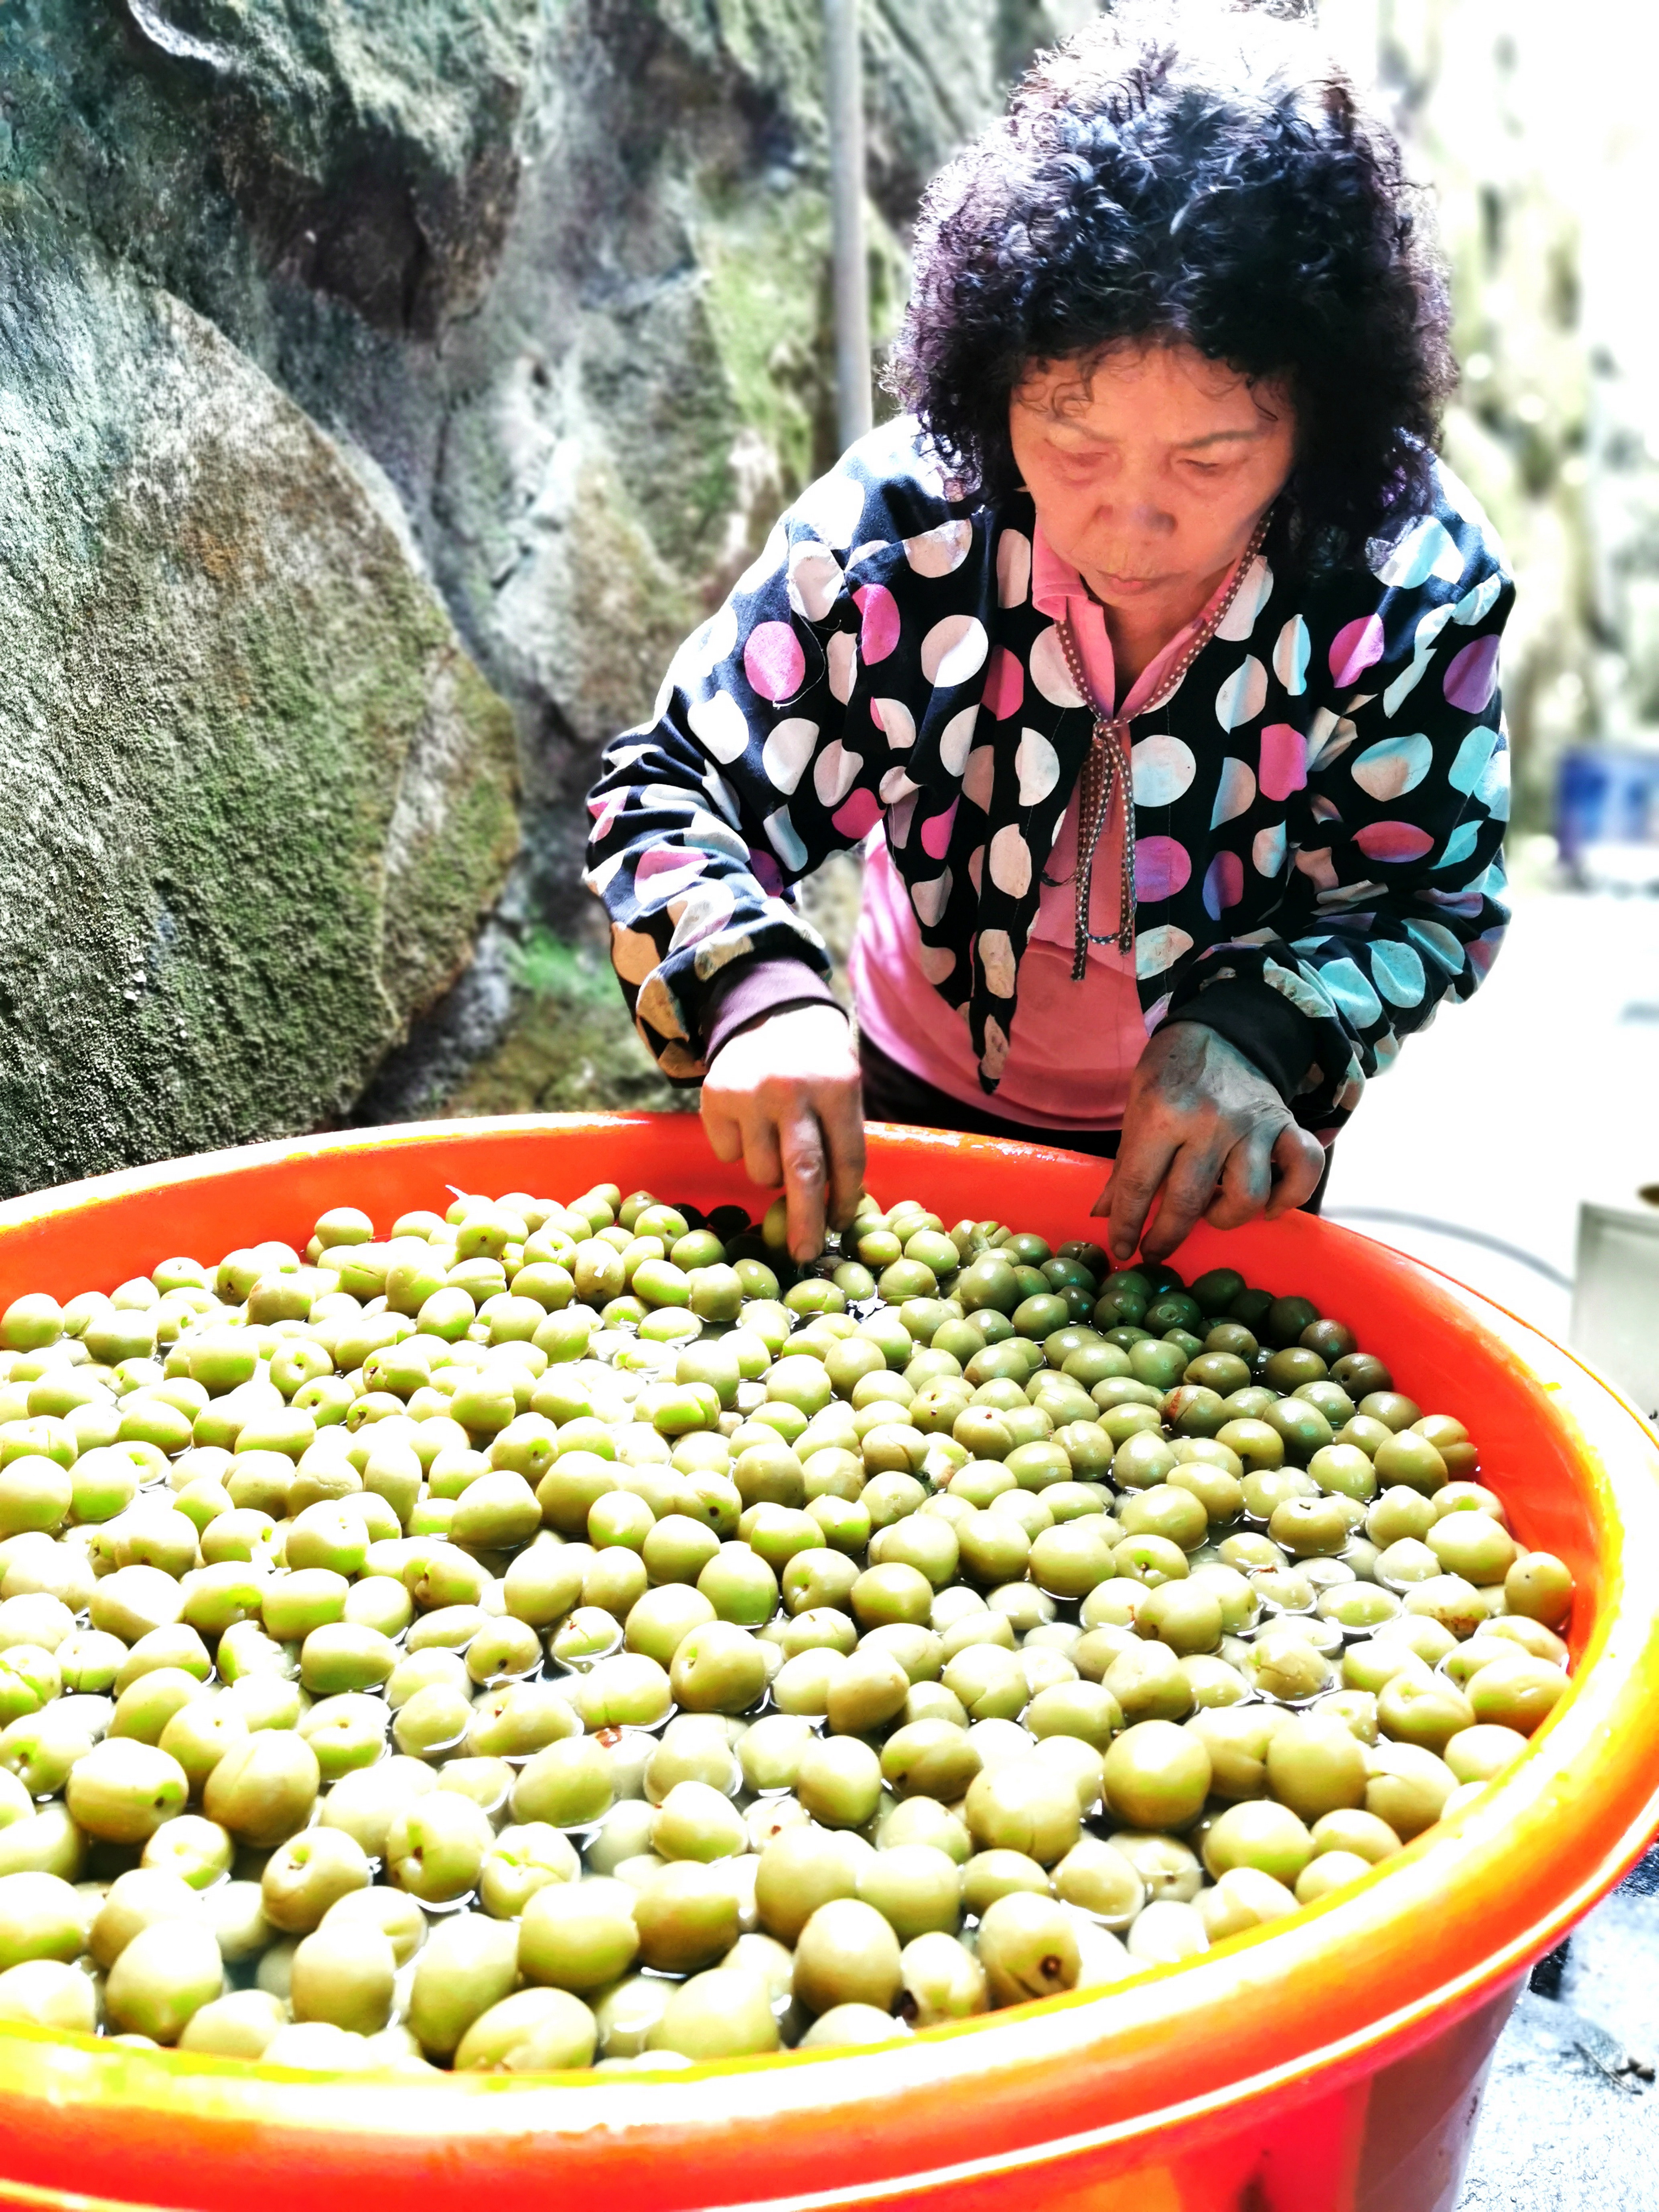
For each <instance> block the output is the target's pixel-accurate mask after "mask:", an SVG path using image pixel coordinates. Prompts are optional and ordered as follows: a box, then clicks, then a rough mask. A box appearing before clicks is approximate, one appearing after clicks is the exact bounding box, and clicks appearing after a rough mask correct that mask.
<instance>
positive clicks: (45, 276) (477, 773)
mask: <svg viewBox="0 0 1659 2212" xmlns="http://www.w3.org/2000/svg"><path fill="white" fill-rule="evenodd" d="M0 454H3V465H0V730H3V732H4V748H3V757H4V761H5V779H6V816H7V823H6V835H5V836H4V838H3V841H0V914H3V916H4V922H5V927H4V933H3V940H0V1181H3V1183H4V1184H5V1186H6V1187H7V1188H10V1189H13V1190H15V1189H19V1188H28V1187H31V1186H33V1185H36V1184H40V1183H46V1182H57V1181H60V1180H62V1179H64V1178H65V1177H67V1176H74V1175H77V1174H84V1173H88V1172H92V1171H95V1170H99V1169H102V1168H106V1167H110V1166H112V1165H116V1164H120V1163H123V1162H125V1161H131V1160H135V1159H144V1158H159V1157H165V1156H166V1155H167V1154H168V1153H173V1152H191V1151H196V1150H199V1149H203V1148H208V1147H212V1146H220V1145H224V1144H227V1143H232V1142H235V1141H236V1140H238V1139H242V1138H246V1137H249V1136H253V1135H258V1134H263V1133H268V1132H270V1131H272V1130H276V1129H285V1128H294V1127H305V1126H307V1125H308V1124H311V1123H314V1122H315V1121H318V1120H319V1119H320V1118H323V1117H325V1116H328V1115H334V1114H337V1113H338V1112H339V1111H341V1110H342V1109H343V1108H344V1107H345V1106H346V1105H348V1104H349V1102H350V1101H351V1100H352V1098H354V1097H356V1093H357V1091H359V1090H360V1089H361V1088H362V1085H363V1083H364V1081H365V1080H366V1079H367V1078H368V1074H369V1073H370V1071H371V1070H372V1069H373V1068H374V1066H375V1064H376V1062H377V1061H378V1060H380V1058H381V1056H382V1055H383V1054H384V1053H385V1052H386V1048H387V1047H388V1046H389V1045H391V1044H392V1043H395V1042H398V1041H399V1040H400V1039H401V1038H402V1036H404V1033H405V1031H406V1030H407V1028H408V1025H409V1022H410V1018H411V1016H412V1015H414V1014H415V1013H416V1012H419V1011H421V1010H422V1009H423V1008H424V1007H426V1006H429V1005H430V1004H431V1003H432V1001H433V1000H435V998H436V997H437V996H438V995H439V994H441V992H442V991H443V990H444V989H445V988H446V987H447V985H449V984H450V983H451V982H452V981H453V979H454V976H455V974H456V972H457V970H458V969H459V967H460V966H461V964H462V963H464V961H465V957H466V956H467V953H468V951H469V949H470V945H471V937H472V933H473V931H474V929H475V927H476V926H477V918H478V915H479V911H480V909H481V908H483V906H485V905H486V904H487V903H488V902H489V900H490V899H491V897H492V896H494V894H495V890H497V888H498V887H499V884H500V883H501V879H502V877H503V875H504V872H505V870H506V866H507V862H508V860H510V858H511V855H512V853H513V848H514V847H515V845H516V842H517V823H516V818H515V816H514V812H513V794H514V786H515V772H516V771H515V761H514V753H513V728H512V722H511V717H510V715H509V714H508V712H507V708H505V706H504V705H503V704H502V702H501V701H499V700H498V699H496V698H495V696H494V695H493V694H492V693H491V692H490V691H489V689H488V688H487V686H486V685H485V684H484V683H483V679H482V678H480V676H479V675H478V673H477V670H476V669H475V668H474V667H473V666H472V665H471V662H470V661H469V660H468V659H466V657H465V654H464V653H462V652H461V651H460V650H459V647H458V645H457V642H456V640H455V637H454V635H453V629H452V628H451V625H450V623H449V621H448V619H447V616H446V615H445V614H444V612H443V611H442V609H441V606H440V605H438V603H437V601H436V600H435V598H434V596H433V594H432V592H431V591H430V590H429V588H428V586H426V585H425V584H424V583H423V582H422V580H421V579H420V578H419V577H418V576H417V575H416V574H415V572H414V570H413V569H412V568H411V567H410V563H409V561H408V559H407V558H406V556H405V555H404V551H403V550H402V548H401V547H400V545H399V544H398V539H397V538H396V536H395V535H394V533H393V532H392V530H391V528H389V527H388V526H387V524H386V522H385V521H384V520H382V519H381V517H380V514H379V513H377V512H376V510H375V508H374V505H373V504H372V503H371V501H370V500H369V498H368V495H367V494H366V492H365V491H364V489H363V488H362V484H361V483H360V482H359V481H358V479H357V477H356V476H354V474H353V473H352V472H351V471H350V470H349V468H348V467H347V466H346V465H345V464H344V463H343V460H342V459H341V457H340V455H339V453H337V451H336V450H335V448H334V447H333V446H332V444H331V441H329V440H328V439H327V438H326V437H325V436H324V435H322V434H321V432H319V429H318V428H316V426H315V425H314V424H313V422H311V421H310V420H309V419H308V418H307V416H305V415H304V414H302V413H301V411H300V410H299V409H298V408H296V407H295V405H294V404H292V403H291V402H290V401H289V400H288V399H287V398H284V397H283V394H282V393H281V392H279V391H278V390H277V389H276V386H274V385H273V384H272V383H271V382H270V380H269V379H268V378H267V377H266V376H264V374H262V373H261V372H260V371H259V370H258V368H255V367H254V365H253V364H252V362H250V361H248V360H247V359H246V356H243V355H242V354H240V353H239V352H238V351H237V350H236V349H235V348H234V347H233V346H232V345H230V344H229V343H228V341H227V340H226V339H225V338H224V337H222V335H221V334H220V333H219V331H216V329H215V328H214V326H213V325H211V324H210V323H208V322H206V321H204V319H202V318H201V317H200V316H199V315H197V314H196V313H194V312H193V311H192V310H191V309H190V308H189V307H185V306H184V305H183V304H182V302H180V301H178V300H177V299H175V298H173V296H172V295H170V294H168V293H166V292H164V291H161V290H159V289H155V288H153V287H150V286H147V285H145V284H143V283H140V282H139V281H138V280H137V278H136V277H135V276H133V275H132V274H131V272H130V271H128V270H125V269H123V268H122V267H121V266H120V265H119V264H112V263H111V262H110V261H109V260H108V259H107V258H106V256H105V254H104V253H103V252H102V251H101V250H100V248H98V247H97V246H95V245H94V244H93V243H92V242H91V241H90V240H88V239H87V238H86V237H85V236H84V235H80V236H77V235H76V234H73V233H71V232H70V231H67V230H65V229H64V228H62V227H61V226H59V225H58V224H57V223H56V222H53V221H52V220H51V219H50V218H49V217H47V216H46V215H45V214H44V213H43V211H42V210H41V208H40V203H39V202H38V201H35V200H33V197H31V196H27V195H24V194H21V193H19V192H17V191H11V192H8V193H5V194H3V195H0Z"/></svg>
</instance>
